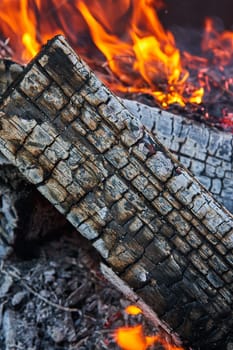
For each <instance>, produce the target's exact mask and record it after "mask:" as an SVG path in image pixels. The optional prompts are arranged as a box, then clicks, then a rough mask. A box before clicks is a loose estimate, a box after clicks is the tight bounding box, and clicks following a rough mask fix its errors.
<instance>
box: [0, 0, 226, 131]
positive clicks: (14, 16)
mask: <svg viewBox="0 0 233 350" xmlns="http://www.w3.org/2000/svg"><path fill="white" fill-rule="evenodd" d="M164 6H165V5H164V4H163V2H162V1H161V0H118V1H108V2H106V1H104V0H98V1H94V0H73V1H64V2H61V1H58V0H2V1H1V3H0V18H1V24H0V38H1V39H2V40H3V42H4V40H6V39H8V38H9V39H10V46H11V48H12V50H13V52H14V54H13V59H15V60H17V61H19V62H22V63H25V62H27V61H28V60H30V59H31V58H32V57H33V56H34V55H35V54H36V53H37V52H38V51H39V48H40V47H41V45H42V44H43V43H45V42H46V41H47V40H48V39H49V38H51V37H52V36H54V35H56V34H64V35H65V36H66V37H67V38H68V39H69V41H70V43H71V45H72V46H73V47H75V48H76V49H77V51H78V52H79V53H80V54H81V55H82V57H83V58H84V59H85V60H86V61H87V62H88V63H89V64H90V65H91V66H92V68H94V69H95V70H98V71H99V74H100V75H101V79H102V80H103V81H104V82H105V83H106V84H107V85H108V86H110V88H111V89H112V90H113V91H115V92H118V93H124V94H127V96H128V94H138V93H140V94H146V95H151V96H153V98H154V99H155V101H156V103H157V104H158V105H159V106H161V107H163V108H170V107H169V106H181V107H182V108H185V109H186V110H188V111H189V112H190V113H196V112H197V111H198V113H201V115H202V117H203V118H204V119H207V120H209V121H212V120H214V117H218V118H219V119H218V123H219V120H221V123H222V126H224V127H233V117H232V116H233V106H232V103H229V100H230V101H231V100H232V96H233V77H232V63H233V62H232V53H233V32H230V31H225V32H222V33H221V32H218V31H217V29H216V28H215V25H214V22H213V21H212V20H211V19H209V18H208V19H206V23H205V30H204V32H203V40H202V43H201V45H200V47H201V53H200V56H193V55H192V54H190V53H188V52H186V51H183V52H181V51H180V50H179V49H178V47H177V45H176V41H175V38H174V36H173V34H172V33H171V32H170V31H168V30H166V29H164V27H163V26H162V24H161V22H160V20H159V17H158V11H160V10H161V9H162V8H164ZM219 99H220V104H219V107H218V109H217V110H214V111H213V110H212V109H213V108H212V106H213V104H214V103H216V102H217V101H218V102H219ZM190 106H191V107H190ZM176 108H180V107H176ZM215 122H216V120H215Z"/></svg>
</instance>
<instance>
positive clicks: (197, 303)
mask: <svg viewBox="0 0 233 350" xmlns="http://www.w3.org/2000/svg"><path fill="white" fill-rule="evenodd" d="M0 109H1V111H2V112H1V118H0V123H1V126H0V145H1V151H2V153H3V154H4V155H5V156H6V157H7V158H8V159H9V160H10V161H11V162H12V164H14V165H15V166H16V167H17V168H18V169H19V170H20V172H21V173H22V174H23V175H24V176H25V177H26V178H27V180H28V181H29V182H31V183H32V184H34V185H35V186H36V188H37V189H38V190H39V191H40V192H41V193H42V194H43V195H44V196H45V197H46V198H47V199H48V200H49V201H50V202H51V203H52V204H53V205H54V206H55V207H56V208H57V209H58V210H59V211H60V212H61V213H62V214H64V215H65V216H66V217H67V219H68V220H69V221H70V222H71V223H72V224H73V225H74V227H75V228H76V229H77V230H78V231H79V232H80V233H81V234H82V235H83V236H84V237H86V238H87V239H88V240H90V241H91V242H92V245H93V246H94V247H95V248H96V249H97V251H99V253H100V254H101V255H102V257H103V258H104V260H105V261H106V262H107V263H108V264H109V265H110V266H111V267H112V269H113V270H114V271H115V272H117V273H118V275H119V276H120V277H121V278H122V279H123V280H125V281H126V282H127V283H128V284H129V285H130V286H131V287H132V288H133V289H134V291H135V292H136V293H137V294H138V295H139V296H141V297H142V298H143V299H144V300H145V301H146V303H147V304H149V305H150V306H151V307H152V308H153V309H154V310H155V311H156V312H157V313H158V315H159V316H160V317H161V318H162V319H163V320H165V321H166V322H167V323H169V324H170V325H171V327H172V328H173V329H174V330H176V331H177V332H178V333H179V334H181V336H182V337H183V338H184V339H185V340H186V341H187V342H188V343H189V344H191V345H193V346H195V345H198V346H199V345H204V344H205V345H208V346H213V347H214V345H215V344H216V343H218V342H220V341H221V340H222V339H223V338H224V337H226V336H227V335H229V334H230V332H231V331H232V325H233V317H232V300H233V288H232V285H233V256H232V249H233V219H232V216H231V214H230V213H229V212H228V211H227V210H225V209H224V208H223V207H221V206H220V205H218V203H217V202H216V201H215V200H214V199H213V197H212V196H211V195H210V193H208V192H207V191H206V190H205V189H204V188H203V187H202V186H201V185H200V184H199V182H197V181H196V180H195V178H194V177H193V176H192V175H191V174H190V173H189V172H187V170H186V169H185V168H184V167H182V165H181V164H180V163H179V162H178V161H177V160H176V159H175V158H174V157H173V156H172V155H171V154H170V153H169V152H168V151H167V149H166V148H165V147H164V146H163V145H162V144H161V143H160V142H159V140H158V139H157V138H156V137H154V136H153V135H152V134H151V133H149V132H147V131H146V130H145V128H144V127H143V126H142V124H141V123H140V122H139V121H138V120H137V118H134V116H133V115H132V114H130V112H129V111H128V110H127V109H126V108H125V107H124V105H123V104H122V103H121V102H120V100H119V99H118V98H116V97H115V96H114V95H113V94H111V93H110V91H109V90H108V89H107V88H106V87H105V86H104V85H103V84H102V83H101V82H100V81H99V80H98V79H97V78H96V76H95V75H94V73H93V72H91V71H90V69H89V67H87V66H86V65H85V64H84V63H83V62H82V61H81V59H80V58H79V57H77V55H76V54H75V53H74V51H73V50H72V49H71V48H70V47H69V45H68V44H67V43H66V41H65V40H64V39H63V38H62V37H58V38H56V39H54V40H53V41H52V42H50V44H48V46H47V47H45V49H44V50H43V51H42V52H41V53H40V54H39V55H38V56H37V57H36V59H35V60H34V61H33V62H32V63H31V64H30V65H29V66H28V68H27V69H26V70H25V72H24V74H23V75H22V76H21V78H20V79H19V80H18V81H17V82H16V83H15V84H14V85H12V87H11V89H9V90H8V91H7V93H6V94H5V96H4V99H3V101H2V105H1V106H0Z"/></svg>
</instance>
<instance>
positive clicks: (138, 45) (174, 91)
mask: <svg viewBox="0 0 233 350" xmlns="http://www.w3.org/2000/svg"><path fill="white" fill-rule="evenodd" d="M121 2H122V3H124V1H123V0H122V1H121ZM127 3H128V2H127ZM119 5H120V4H119ZM120 6H121V5H120ZM154 7H155V1H148V0H137V1H136V0H132V13H131V20H130V21H129V26H128V28H127V30H128V31H127V38H126V39H124V40H123V39H121V38H119V37H118V36H116V35H115V34H114V33H112V32H110V33H109V32H108V31H107V30H106V29H105V28H104V26H103V25H102V24H101V23H100V22H99V21H98V20H97V19H96V18H95V17H94V15H93V14H92V13H91V10H90V8H89V7H88V6H87V5H86V4H85V2H84V1H81V0H80V1H78V9H79V11H80V12H81V14H82V16H83V17H84V19H85V20H86V23H87V24H88V27H89V30H90V33H91V36H92V39H93V41H94V43H95V45H96V46H97V47H98V49H99V50H100V51H101V52H102V53H103V54H104V55H105V57H106V59H107V62H108V64H109V67H110V68H111V70H112V72H113V73H114V74H115V75H116V77H117V78H118V79H119V81H120V82H121V84H118V85H115V86H114V88H115V90H118V91H130V92H143V93H151V94H152V95H153V96H154V97H155V98H156V100H157V101H159V102H160V103H161V105H162V106H163V107H167V106H168V105H169V104H171V103H178V104H180V105H181V106H185V104H186V103H187V102H188V101H189V100H190V101H189V102H193V103H200V102H201V100H202V96H203V93H204V90H203V88H199V89H194V91H193V92H192V93H191V94H190V96H189V98H185V97H184V92H185V82H186V81H187V79H188V76H189V73H188V71H187V70H185V69H184V68H183V67H182V64H181V57H180V52H179V50H178V49H177V48H176V46H175V39H174V37H173V35H172V33H171V32H166V31H165V30H164V29H163V27H162V25H161V23H160V22H159V19H158V16H157V13H156V11H155V9H154ZM102 13H103V14H104V11H102ZM145 23H146V26H145ZM127 57H128V64H126V61H127V60H126V58H127ZM128 66H131V67H130V70H129V68H128ZM130 72H134V74H133V79H132V76H131V74H130ZM134 77H135V78H136V79H134ZM158 82H159V84H160V86H158ZM122 83H123V85H122ZM161 87H162V88H161ZM164 87H166V88H167V91H164Z"/></svg>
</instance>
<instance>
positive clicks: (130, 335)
mask: <svg viewBox="0 0 233 350" xmlns="http://www.w3.org/2000/svg"><path fill="white" fill-rule="evenodd" d="M125 312H126V314H128V315H131V316H137V315H139V314H143V312H142V310H141V309H140V308H139V307H138V306H136V305H128V306H127V307H126V308H125ZM114 339H115V341H116V343H117V344H118V346H119V347H120V348H121V349H122V350H147V349H148V348H150V347H151V346H152V345H155V344H161V345H162V346H163V349H164V350H184V349H183V348H182V347H178V346H175V345H173V344H171V343H170V342H168V341H167V340H166V339H165V338H164V337H162V335H161V334H159V333H158V334H156V335H152V336H147V335H145V333H144V329H143V325H142V324H136V325H133V326H125V327H119V328H117V329H116V330H115V331H114Z"/></svg>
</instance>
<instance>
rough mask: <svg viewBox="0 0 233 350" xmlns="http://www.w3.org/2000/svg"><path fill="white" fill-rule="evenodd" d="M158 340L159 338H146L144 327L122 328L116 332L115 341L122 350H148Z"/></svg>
mask: <svg viewBox="0 0 233 350" xmlns="http://www.w3.org/2000/svg"><path fill="white" fill-rule="evenodd" d="M157 339H158V336H151V337H146V336H145V335H144V334H143V329H142V325H137V326H132V327H120V328H118V329H117V330H116V332H115V340H116V342H117V344H118V345H119V346H120V347H121V349H122V350H146V349H148V347H149V346H150V345H153V344H154V343H155V342H156V340H157Z"/></svg>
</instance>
